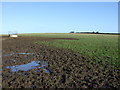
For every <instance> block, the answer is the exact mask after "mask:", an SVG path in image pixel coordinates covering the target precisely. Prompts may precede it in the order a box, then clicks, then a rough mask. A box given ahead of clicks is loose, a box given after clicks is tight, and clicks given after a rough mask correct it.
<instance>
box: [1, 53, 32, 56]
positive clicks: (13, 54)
mask: <svg viewBox="0 0 120 90" xmlns="http://www.w3.org/2000/svg"><path fill="white" fill-rule="evenodd" d="M15 54H20V55H30V54H34V53H11V54H5V55H3V56H12V55H15Z"/></svg>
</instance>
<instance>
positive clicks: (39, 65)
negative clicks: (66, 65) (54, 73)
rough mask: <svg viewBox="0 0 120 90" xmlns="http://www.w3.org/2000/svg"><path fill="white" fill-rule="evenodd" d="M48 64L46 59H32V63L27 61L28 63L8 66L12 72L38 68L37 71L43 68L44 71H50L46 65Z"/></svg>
mask: <svg viewBox="0 0 120 90" xmlns="http://www.w3.org/2000/svg"><path fill="white" fill-rule="evenodd" d="M47 65H48V63H46V62H44V61H31V62H30V63H27V64H22V65H15V66H7V67H6V68H7V69H11V72H17V71H19V70H21V71H28V70H30V69H37V71H40V70H43V71H44V72H46V73H49V71H48V70H47V69H45V66H47ZM35 71H36V70H35Z"/></svg>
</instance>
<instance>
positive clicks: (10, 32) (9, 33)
mask: <svg viewBox="0 0 120 90" xmlns="http://www.w3.org/2000/svg"><path fill="white" fill-rule="evenodd" d="M8 35H9V37H18V35H17V32H15V31H9V32H8Z"/></svg>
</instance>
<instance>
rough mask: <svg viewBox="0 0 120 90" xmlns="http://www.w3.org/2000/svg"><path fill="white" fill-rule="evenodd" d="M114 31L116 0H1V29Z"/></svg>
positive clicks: (14, 30) (54, 31) (57, 31)
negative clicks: (90, 0) (75, 0)
mask: <svg viewBox="0 0 120 90" xmlns="http://www.w3.org/2000/svg"><path fill="white" fill-rule="evenodd" d="M9 31H13V32H17V33H69V32H70V31H75V32H93V31H95V32H97V31H98V32H101V33H108V32H109V33H117V32H118V3H117V2H3V3H2V33H3V34H6V33H8V32H9Z"/></svg>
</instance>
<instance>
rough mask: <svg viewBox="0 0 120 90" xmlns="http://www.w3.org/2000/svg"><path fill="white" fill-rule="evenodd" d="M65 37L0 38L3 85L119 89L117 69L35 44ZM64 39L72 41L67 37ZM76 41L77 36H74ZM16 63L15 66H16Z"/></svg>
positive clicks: (75, 54)
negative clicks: (0, 39)
mask: <svg viewBox="0 0 120 90" xmlns="http://www.w3.org/2000/svg"><path fill="white" fill-rule="evenodd" d="M54 39H68V38H45V37H18V38H8V37H3V41H2V54H3V55H2V56H1V57H2V63H3V66H2V69H3V70H2V87H3V88H119V87H120V80H119V79H120V74H119V70H115V69H112V68H111V67H109V66H107V65H106V66H104V67H101V66H102V65H96V64H93V63H89V62H90V61H89V60H88V59H87V58H86V57H85V56H81V55H80V54H79V53H75V52H73V51H70V50H65V49H60V48H54V47H49V46H43V45H40V44H35V43H34V42H35V41H38V40H54ZM68 40H75V39H72V38H69V39H68ZM76 40H77V39H76ZM16 65H17V66H16Z"/></svg>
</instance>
